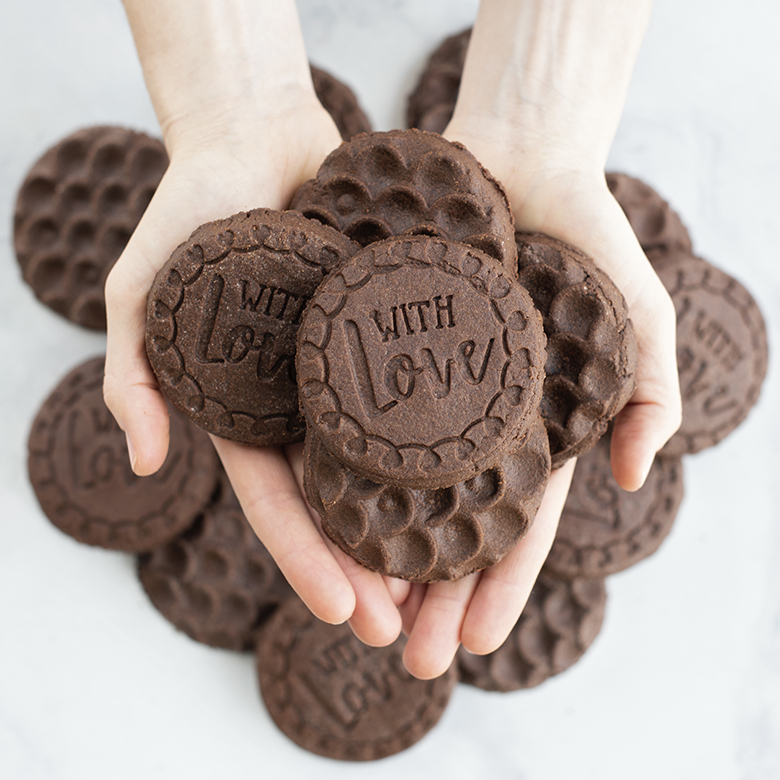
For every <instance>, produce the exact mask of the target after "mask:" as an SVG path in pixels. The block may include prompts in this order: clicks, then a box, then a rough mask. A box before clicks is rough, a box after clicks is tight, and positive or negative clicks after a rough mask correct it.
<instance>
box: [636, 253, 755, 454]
mask: <svg viewBox="0 0 780 780" xmlns="http://www.w3.org/2000/svg"><path fill="white" fill-rule="evenodd" d="M648 257H649V258H650V261H651V263H653V266H654V267H655V269H656V271H657V273H658V275H659V277H660V278H661V281H662V282H663V284H664V286H665V287H666V289H667V290H668V292H669V294H670V295H671V297H672V300H673V301H674V308H675V310H676V312H677V368H678V371H679V373H680V391H681V393H682V407H683V419H682V425H681V426H680V429H679V430H678V431H677V433H675V434H674V436H672V438H671V439H670V440H669V441H668V442H667V444H666V446H665V447H664V448H663V449H662V451H661V452H662V453H663V454H664V455H684V454H686V453H693V452H699V451H700V450H702V449H704V448H705V447H711V446H713V445H715V444H717V443H718V442H719V441H721V440H722V439H723V438H724V437H725V436H726V435H728V434H729V433H731V431H733V430H734V429H735V428H736V427H737V426H738V425H739V424H740V423H741V422H742V421H743V420H744V419H745V417H747V414H748V412H749V411H750V409H751V408H752V407H753V405H754V404H755V403H756V401H757V400H758V396H759V394H760V392H761V385H762V383H763V381H764V376H765V375H766V369H767V361H768V357H769V356H768V347H767V335H766V326H765V324H764V319H763V317H762V316H761V310H760V309H759V308H758V305H757V304H756V302H755V300H754V299H753V297H752V296H751V295H750V293H749V292H748V291H747V290H746V289H745V288H744V287H743V286H742V285H741V284H740V283H739V282H738V281H737V280H736V279H734V278H733V277H731V276H729V275H728V274H727V273H725V272H724V271H721V270H720V269H718V268H716V267H715V266H713V265H711V264H710V263H708V262H707V261H705V260H702V259H700V258H698V257H694V256H693V255H690V254H688V253H685V252H682V251H677V252H651V253H648Z"/></svg>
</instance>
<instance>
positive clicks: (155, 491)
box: [28, 357, 219, 552]
mask: <svg viewBox="0 0 780 780" xmlns="http://www.w3.org/2000/svg"><path fill="white" fill-rule="evenodd" d="M103 368H104V358H102V357H99V358H94V359H92V360H89V361H87V362H86V363H83V364H82V365H80V366H79V367H78V368H76V369H74V370H73V371H72V372H71V373H70V374H68V375H67V376H66V377H65V378H64V379H63V380H62V381H61V382H60V383H59V385H57V387H56V389H55V390H54V392H53V393H52V394H51V395H50V396H49V398H47V399H46V401H45V402H44V404H43V406H42V407H41V409H40V411H39V412H38V415H37V416H36V418H35V421H34V423H33V427H32V431H31V432H30V439H29V443H28V444H29V460H28V470H29V475H30V482H31V483H32V486H33V489H34V490H35V495H36V496H37V497H38V501H39V502H40V504H41V508H42V509H43V511H44V512H45V513H46V516H47V517H48V518H49V519H50V520H51V521H52V523H54V525H56V526H57V527H58V528H59V529H60V530H61V531H63V532H64V533H66V534H68V535H69V536H72V537H73V538H74V539H76V540H78V541H79V542H84V543H85V544H93V545H97V546H99V547H108V548H110V549H113V550H125V551H127V552H141V551H145V550H150V549H152V548H153V547H157V546H158V545H161V544H164V543H165V542H167V541H168V540H169V539H172V538H173V537H174V536H177V535H178V534H180V533H181V532H182V531H184V529H185V528H188V527H189V526H190V525H191V524H192V522H193V521H194V520H195V518H196V517H197V515H198V513H199V512H201V511H202V509H203V507H204V506H206V504H207V503H208V502H209V500H210V498H211V495H212V494H213V492H214V488H215V487H216V483H217V477H218V473H219V472H218V460H217V454H216V452H215V450H214V447H213V446H212V444H211V441H210V440H209V438H208V437H207V436H206V435H205V434H204V433H202V432H201V431H199V430H198V429H197V428H195V427H194V426H193V425H191V424H190V423H189V422H188V421H187V420H186V419H185V418H183V417H182V416H181V415H180V414H177V413H174V414H172V415H171V422H170V445H169V448H168V457H167V458H166V460H165V463H164V464H163V465H162V467H161V468H160V470H159V471H158V472H157V473H156V474H153V475H152V476H149V477H137V476H136V475H135V474H133V472H132V470H131V469H130V460H129V457H128V453H127V440H126V438H125V434H124V433H123V432H122V431H121V429H120V428H119V426H118V425H117V423H116V421H115V420H114V418H113V416H112V415H111V412H109V410H108V408H107V407H106V405H105V403H104V402H103Z"/></svg>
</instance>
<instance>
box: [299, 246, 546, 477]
mask: <svg viewBox="0 0 780 780" xmlns="http://www.w3.org/2000/svg"><path fill="white" fill-rule="evenodd" d="M298 341H299V345H298V356H297V363H298V379H299V386H300V396H301V405H302V407H303V409H304V412H305V415H306V419H307V422H308V424H310V425H312V426H313V428H314V429H315V431H316V434H317V435H318V436H319V437H320V439H321V440H322V443H323V444H324V445H325V446H326V447H327V448H328V449H329V450H330V451H331V453H332V454H333V455H334V456H335V457H336V458H338V459H339V460H340V461H341V462H342V463H343V464H344V465H346V466H348V467H349V468H350V469H352V470H353V471H354V472H355V473H356V474H358V475H359V476H362V477H365V478H367V479H373V480H376V481H379V482H386V481H389V480H392V481H394V482H395V483H396V484H399V485H404V486H405V487H413V488H431V487H447V486H448V485H453V484H455V483H456V482H460V481H462V480H465V479H470V478H471V477H474V476H476V475H477V474H479V473H480V472H481V471H483V470H484V469H485V468H488V467H489V466H491V465H493V464H494V463H495V461H496V460H497V458H498V456H499V455H500V453H501V452H502V451H504V450H505V449H506V448H507V447H509V446H511V444H512V443H513V442H514V441H515V440H516V439H517V438H518V437H519V436H521V435H522V434H523V432H524V430H525V428H526V427H527V425H528V424H529V422H530V421H531V419H532V417H533V416H534V415H535V414H536V411H537V407H538V404H539V400H540V397H541V388H542V381H543V363H544V341H545V339H544V333H543V331H542V323H541V318H540V316H539V314H538V312H537V311H536V309H535V308H534V306H533V303H532V301H531V298H530V296H529V295H528V294H527V293H526V291H525V290H524V289H523V288H522V287H520V286H519V285H517V284H516V283H515V282H514V281H513V278H512V276H511V275H510V274H509V273H508V272H507V271H505V270H504V268H503V266H501V265H499V264H498V263H497V262H496V261H494V260H493V259H492V258H490V257H488V256H487V255H484V254H483V253H481V252H479V251H478V250H475V249H473V248H471V247H469V246H466V245H463V244H456V243H453V242H449V241H444V240H442V239H433V238H427V237H409V238H400V239H393V240H388V241H383V242H379V243H376V244H372V245H370V246H368V247H366V248H364V249H363V250H361V251H360V252H359V253H358V254H356V255H355V256H354V257H353V258H351V259H350V260H349V261H348V262H347V263H345V264H344V265H342V266H340V267H339V268H337V269H336V270H335V271H334V272H332V273H331V274H330V275H329V276H328V278H327V279H326V280H325V281H324V282H323V283H322V285H320V287H319V288H318V290H317V292H316V294H315V295H314V297H313V298H312V301H311V304H310V306H309V308H308V310H307V312H306V314H305V316H304V320H303V323H302V326H301V329H300V332H299V339H298Z"/></svg>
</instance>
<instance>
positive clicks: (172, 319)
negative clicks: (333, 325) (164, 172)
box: [146, 209, 359, 445]
mask: <svg viewBox="0 0 780 780" xmlns="http://www.w3.org/2000/svg"><path fill="white" fill-rule="evenodd" d="M358 248H359V247H358V246H357V245H356V244H354V243H353V242H352V241H350V240H349V239H348V238H347V237H346V236H344V235H343V234H341V233H339V232H338V231H337V230H334V229H333V228H330V227H327V226H325V225H321V224H319V223H318V222H315V221H314V220H311V219H307V218H306V217H304V216H302V215H301V214H299V213H297V212H292V211H286V212H279V211H272V210H271V209H255V210H254V211H249V212H240V213H239V214H235V215H233V216H232V217H229V218H227V219H221V220H216V221H214V222H209V223H207V224H205V225H201V226H200V227H199V228H198V229H197V230H195V231H194V232H193V233H192V235H191V236H190V237H189V238H188V239H187V240H186V241H185V242H183V243H182V244H180V245H179V247H177V248H176V249H175V250H174V252H173V254H172V255H171V257H170V259H169V260H168V262H167V263H166V264H165V265H164V266H163V267H162V269H161V270H160V271H159V272H158V274H157V276H156V277H155V281H154V283H153V284H152V288H151V290H150V291H149V295H148V298H147V318H146V352H147V355H148V356H149V362H150V363H151V366H152V369H153V370H154V373H155V375H156V376H157V380H158V382H159V383H160V388H161V389H162V391H163V392H164V393H165V395H166V396H167V397H168V398H169V399H170V401H171V403H173V404H174V406H176V407H177V408H178V409H180V410H181V411H182V412H184V413H185V414H186V415H188V416H189V417H190V418H191V419H192V420H193V421H194V422H195V423H197V424H198V425H199V426H201V427H202V428H203V429H205V430H207V431H209V432H210V433H213V434H214V435H215V436H220V437H222V438H224V439H230V440H232V441H238V442H241V443H243V444H254V445H281V444H288V443H290V442H294V441H298V440H300V439H302V438H303V434H304V430H305V424H304V421H303V418H302V416H301V414H300V412H299V409H298V391H297V383H296V376H295V339H296V334H297V331H298V327H299V325H300V320H301V316H302V314H303V311H304V308H305V307H306V304H307V302H308V300H309V298H310V297H311V295H312V294H313V293H314V290H315V289H316V288H317V285H318V284H319V283H320V282H321V281H322V279H323V278H324V276H325V274H326V273H327V272H328V271H329V270H330V269H331V268H333V267H334V266H335V265H337V264H338V263H340V262H341V261H342V260H344V259H345V258H347V257H349V256H351V255H352V254H353V253H354V252H355V251H356V250H357V249H358Z"/></svg>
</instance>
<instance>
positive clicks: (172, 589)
mask: <svg viewBox="0 0 780 780" xmlns="http://www.w3.org/2000/svg"><path fill="white" fill-rule="evenodd" d="M138 576H139V578H140V580H141V584H142V585H143V588H144V590H145V591H146V593H147V595H148V596H149V598H150V599H151V601H152V604H154V606H155V607H156V608H157V609H158V610H159V611H160V612H161V613H162V614H163V615H164V617H165V618H166V619H167V620H169V621H170V622H171V623H173V625H174V626H176V628H178V629H180V630H181V631H184V633H185V634H187V635H188V636H190V637H192V639H194V640H196V641H197V642H203V643H205V644H207V645H212V646H213V647H223V648H226V649H228V650H249V649H251V647H252V646H253V644H254V640H255V635H256V632H257V630H258V628H260V627H261V626H262V625H263V624H264V623H265V621H266V620H267V619H268V618H269V617H270V616H271V614H273V612H274V610H275V609H276V608H277V607H278V606H279V604H281V603H282V601H284V600H285V599H288V598H291V597H292V596H293V595H294V592H293V590H292V588H291V587H290V586H289V585H288V584H287V581H286V580H285V579H284V576H283V575H282V573H281V572H280V571H279V568H278V567H277V565H276V563H275V562H274V559H273V558H272V557H271V554H270V553H269V552H268V550H266V549H265V547H264V546H263V544H262V542H261V541H260V540H259V539H258V538H257V536H256V534H255V533H254V531H253V530H252V528H251V527H250V525H249V523H248V522H247V519H246V517H245V516H244V513H243V512H242V511H241V506H240V504H239V503H238V499H237V498H236V495H235V493H234V492H233V488H232V487H231V485H230V481H229V480H228V478H227V475H226V474H225V473H224V472H222V475H221V477H220V484H219V488H218V494H217V495H216V496H215V497H214V500H213V501H212V502H211V503H210V504H209V505H208V506H207V507H206V509H205V510H204V511H203V513H202V514H201V515H200V516H199V517H198V519H197V520H196V521H195V523H194V524H193V525H192V526H191V527H190V528H188V529H187V530H186V531H185V532H184V533H183V534H181V535H180V536H177V537H176V538H175V539H172V540H171V541H170V542H168V543H167V544H164V545H162V546H161V547H156V548H155V549H154V550H152V551H151V552H148V553H144V554H142V555H140V556H139V558H138Z"/></svg>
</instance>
